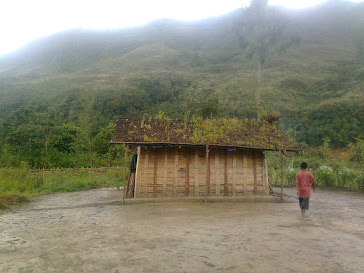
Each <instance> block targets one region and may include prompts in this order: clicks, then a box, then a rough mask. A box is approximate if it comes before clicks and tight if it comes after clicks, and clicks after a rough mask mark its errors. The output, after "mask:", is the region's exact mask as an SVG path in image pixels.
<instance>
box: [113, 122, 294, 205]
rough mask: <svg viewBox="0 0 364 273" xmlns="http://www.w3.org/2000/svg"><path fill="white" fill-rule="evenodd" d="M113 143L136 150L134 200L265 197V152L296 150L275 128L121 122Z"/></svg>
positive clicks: (253, 124) (243, 124) (249, 124)
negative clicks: (250, 195) (152, 198)
mask: <svg viewBox="0 0 364 273" xmlns="http://www.w3.org/2000/svg"><path fill="white" fill-rule="evenodd" d="M111 143H113V144H123V145H125V146H132V147H136V149H137V156H138V160H137V164H136V173H135V188H134V197H135V198H151V197H188V196H190V197H199V196H244V195H247V194H255V195H268V194H269V184H268V169H267V162H266V158H265V151H267V150H281V149H284V150H287V151H296V150H298V149H297V148H296V147H295V146H294V145H293V143H292V142H291V141H290V140H289V139H288V137H287V136H286V135H284V134H283V132H282V131H281V130H280V129H279V128H278V126H277V125H276V124H269V123H257V122H250V121H241V120H238V119H209V120H202V119H198V120H195V121H190V122H183V121H176V120H170V119H166V118H163V117H154V118H153V117H150V116H144V118H123V119H121V120H120V121H119V122H118V123H117V128H116V130H115V133H114V136H113V139H112V141H111Z"/></svg>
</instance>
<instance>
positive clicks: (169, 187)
mask: <svg viewBox="0 0 364 273" xmlns="http://www.w3.org/2000/svg"><path fill="white" fill-rule="evenodd" d="M209 162H210V172H209V173H210V176H209V177H208V176H207V175H206V172H207V168H206V167H207V166H206V150H205V149H203V148H189V147H182V148H178V147H162V148H150V147H139V148H138V162H137V171H136V182H135V197H136V198H145V197H184V196H205V194H206V181H208V180H209V183H208V196H243V195H245V194H248V193H251V194H259V195H266V194H268V179H267V176H266V164H264V163H265V159H264V154H263V153H262V152H260V151H251V150H244V151H242V150H237V151H231V152H230V151H227V150H226V149H211V150H210V152H209Z"/></svg>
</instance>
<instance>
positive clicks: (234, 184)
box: [232, 152, 237, 197]
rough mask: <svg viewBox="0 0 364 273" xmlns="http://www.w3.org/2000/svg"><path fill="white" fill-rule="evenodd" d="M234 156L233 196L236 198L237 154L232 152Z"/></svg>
mask: <svg viewBox="0 0 364 273" xmlns="http://www.w3.org/2000/svg"><path fill="white" fill-rule="evenodd" d="M232 156H233V171H232V176H233V177H232V178H233V183H232V185H233V196H234V197H235V196H236V174H235V172H236V156H237V155H236V153H235V152H232Z"/></svg>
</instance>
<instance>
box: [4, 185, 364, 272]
mask: <svg viewBox="0 0 364 273" xmlns="http://www.w3.org/2000/svg"><path fill="white" fill-rule="evenodd" d="M285 193H286V194H288V195H290V196H294V193H295V192H294V190H292V189H288V190H287V189H285ZM120 194H121V193H120V191H116V190H113V189H99V190H91V191H85V192H76V193H63V194H54V195H49V196H43V197H40V198H38V199H37V200H35V201H34V202H33V203H31V204H30V205H27V206H25V207H22V208H17V209H14V210H13V211H10V212H7V213H5V214H1V215H0V272H113V273H114V272H115V273H116V272H120V273H121V272H338V273H339V272H340V273H342V272H364V228H363V227H364V196H363V195H362V194H361V195H360V194H354V193H344V192H331V191H322V190H319V191H318V192H316V193H314V195H313V197H312V198H311V200H310V211H309V213H308V216H307V217H304V218H302V217H301V216H300V212H299V208H298V204H297V203H298V201H297V200H296V199H295V198H293V197H285V200H286V201H285V202H284V203H256V202H244V203H232V202H225V203H207V204H205V203H201V202H198V201H195V202H162V203H147V204H131V205H126V206H121V203H120Z"/></svg>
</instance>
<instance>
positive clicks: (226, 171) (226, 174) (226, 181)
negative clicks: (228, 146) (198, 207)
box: [224, 150, 229, 196]
mask: <svg viewBox="0 0 364 273" xmlns="http://www.w3.org/2000/svg"><path fill="white" fill-rule="evenodd" d="M224 157H225V162H224V163H225V172H224V175H225V177H224V194H225V196H228V194H229V188H228V167H227V161H228V156H227V150H225V151H224Z"/></svg>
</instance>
